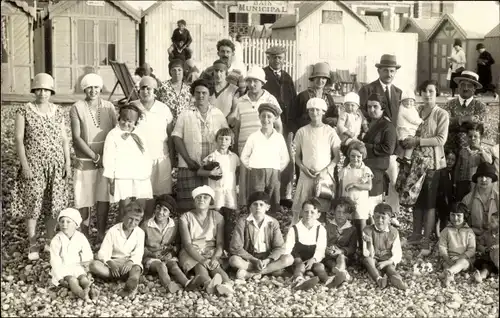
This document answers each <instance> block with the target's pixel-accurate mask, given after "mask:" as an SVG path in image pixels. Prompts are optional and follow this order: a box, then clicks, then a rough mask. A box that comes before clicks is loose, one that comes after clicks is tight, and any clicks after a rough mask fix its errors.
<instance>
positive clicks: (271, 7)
mask: <svg viewBox="0 0 500 318" xmlns="http://www.w3.org/2000/svg"><path fill="white" fill-rule="evenodd" d="M231 11H232V10H231ZM235 11H236V12H242V13H243V12H248V13H266V14H294V8H293V4H291V3H289V1H238V4H237V7H236V10H235Z"/></svg>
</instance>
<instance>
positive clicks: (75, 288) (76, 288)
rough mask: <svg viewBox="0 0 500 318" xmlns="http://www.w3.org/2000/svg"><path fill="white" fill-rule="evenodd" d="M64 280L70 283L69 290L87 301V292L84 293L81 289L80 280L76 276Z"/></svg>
mask: <svg viewBox="0 0 500 318" xmlns="http://www.w3.org/2000/svg"><path fill="white" fill-rule="evenodd" d="M64 280H65V281H66V282H68V286H69V289H70V290H71V291H72V292H73V294H75V295H76V296H77V297H79V298H81V299H85V292H84V291H83V289H82V287H80V282H79V281H78V278H76V277H75V276H66V277H64Z"/></svg>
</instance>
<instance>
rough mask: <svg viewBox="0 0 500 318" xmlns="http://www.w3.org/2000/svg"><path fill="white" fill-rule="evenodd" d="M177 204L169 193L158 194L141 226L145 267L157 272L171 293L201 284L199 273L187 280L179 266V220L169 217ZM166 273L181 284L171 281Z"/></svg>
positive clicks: (151, 271) (194, 287) (193, 288)
mask: <svg viewBox="0 0 500 318" xmlns="http://www.w3.org/2000/svg"><path fill="white" fill-rule="evenodd" d="M176 207H177V204H176V203H175V199H174V198H172V197H171V196H170V195H165V196H162V197H160V198H159V200H158V201H157V202H156V208H155V212H154V216H153V217H152V218H150V219H148V220H146V221H145V222H143V223H142V226H141V228H142V230H143V231H144V233H145V244H144V259H143V262H144V268H145V269H146V271H149V272H150V273H156V274H158V276H159V278H160V282H161V284H162V285H163V286H164V287H165V288H166V289H167V290H168V291H169V292H170V293H175V292H177V291H178V290H179V289H181V288H185V289H186V290H188V291H190V290H195V289H197V288H198V287H200V286H201V285H202V284H203V282H202V279H201V276H195V277H194V278H192V279H188V278H187V277H186V275H185V274H184V272H182V270H181V269H180V267H179V261H178V259H177V257H176V256H177V253H178V247H179V246H178V243H180V242H179V241H180V240H179V232H178V222H176V221H174V220H173V219H172V218H170V213H171V212H172V213H175V210H176ZM169 274H170V275H172V276H173V277H174V279H175V281H176V282H177V283H179V284H180V286H179V284H177V283H176V282H172V281H171V279H170V276H169Z"/></svg>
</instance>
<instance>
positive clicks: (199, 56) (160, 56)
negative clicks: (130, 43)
mask: <svg viewBox="0 0 500 318" xmlns="http://www.w3.org/2000/svg"><path fill="white" fill-rule="evenodd" d="M181 19H182V20H185V21H186V22H187V26H186V28H187V29H188V30H189V32H190V33H191V37H192V38H193V43H191V45H190V47H191V49H192V50H193V59H194V60H195V61H196V64H197V65H200V66H201V68H204V67H207V66H210V65H212V63H213V62H214V61H215V60H216V59H217V58H218V57H217V42H218V41H219V40H222V39H224V38H227V39H229V35H228V30H227V26H226V21H225V19H224V16H223V15H222V14H221V13H219V12H218V11H217V10H216V9H215V8H214V7H213V6H212V5H211V4H210V3H209V1H157V2H156V3H155V4H153V5H152V6H150V7H149V8H148V9H147V10H145V11H143V12H142V22H141V26H140V41H139V42H140V64H142V63H144V62H147V63H148V64H149V65H151V67H152V68H153V70H154V74H155V76H157V77H158V78H159V79H161V80H167V79H169V78H170V75H169V74H168V63H169V61H168V53H167V50H168V48H169V47H170V45H171V44H172V41H171V37H172V32H173V31H174V30H175V29H176V28H177V21H179V20H181Z"/></svg>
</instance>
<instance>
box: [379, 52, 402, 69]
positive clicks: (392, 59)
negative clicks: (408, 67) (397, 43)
mask: <svg viewBox="0 0 500 318" xmlns="http://www.w3.org/2000/svg"><path fill="white" fill-rule="evenodd" d="M375 67H376V68H381V67H395V68H396V69H399V68H400V67H401V65H399V64H398V63H397V62H396V55H391V54H384V55H382V57H381V58H380V63H377V64H375Z"/></svg>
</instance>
